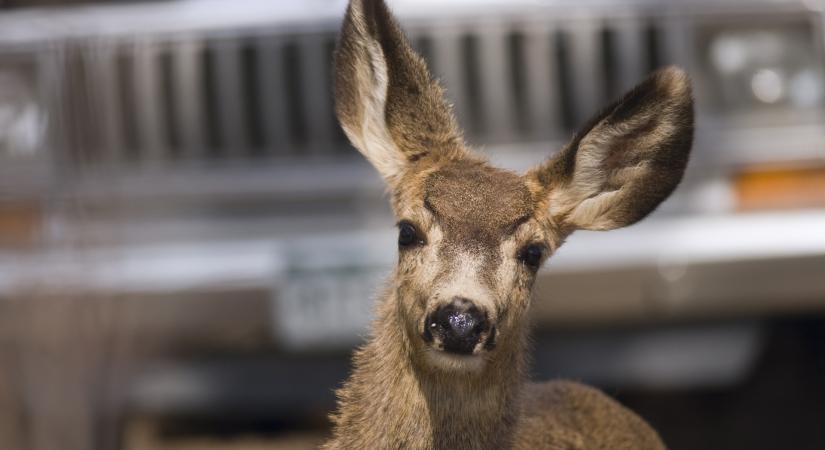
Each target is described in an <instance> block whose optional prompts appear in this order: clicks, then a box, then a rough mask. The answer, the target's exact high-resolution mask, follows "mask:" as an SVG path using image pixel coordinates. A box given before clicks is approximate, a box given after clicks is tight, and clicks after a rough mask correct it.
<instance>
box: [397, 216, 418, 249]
mask: <svg viewBox="0 0 825 450" xmlns="http://www.w3.org/2000/svg"><path fill="white" fill-rule="evenodd" d="M423 243H424V239H422V238H421V236H419V234H418V231H417V230H416V229H415V225H413V224H411V223H410V222H407V221H406V220H404V221H401V222H400V223H399V224H398V246H399V247H411V246H413V245H420V244H423Z"/></svg>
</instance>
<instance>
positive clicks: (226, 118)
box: [212, 39, 248, 158]
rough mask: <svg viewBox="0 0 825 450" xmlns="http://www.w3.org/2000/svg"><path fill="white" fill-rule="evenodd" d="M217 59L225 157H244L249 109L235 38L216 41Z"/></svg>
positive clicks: (215, 92) (223, 153)
mask: <svg viewBox="0 0 825 450" xmlns="http://www.w3.org/2000/svg"><path fill="white" fill-rule="evenodd" d="M213 46H214V47H213V48H214V51H215V53H214V55H215V59H214V60H213V63H214V64H215V68H214V70H215V84H214V85H213V86H212V88H213V89H214V93H213V95H215V96H216V100H217V102H218V105H219V108H218V115H217V116H218V118H219V119H220V123H219V124H218V126H219V127H220V130H221V136H222V144H223V145H222V148H221V150H220V151H219V152H218V153H219V155H220V156H221V157H223V158H233V157H241V158H242V157H243V156H244V155H245V154H246V149H247V145H248V144H247V139H246V138H247V136H246V133H245V127H246V123H247V120H248V119H247V117H246V110H245V108H244V106H243V88H242V86H241V83H242V82H241V73H240V71H241V45H240V43H239V42H238V41H237V40H235V39H225V40H220V41H217V42H215V43H213Z"/></svg>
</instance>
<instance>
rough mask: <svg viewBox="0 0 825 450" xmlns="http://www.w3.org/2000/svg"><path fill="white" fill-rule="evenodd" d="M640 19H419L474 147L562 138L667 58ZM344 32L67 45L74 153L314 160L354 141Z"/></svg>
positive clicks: (419, 35)
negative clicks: (335, 96) (343, 96)
mask: <svg viewBox="0 0 825 450" xmlns="http://www.w3.org/2000/svg"><path fill="white" fill-rule="evenodd" d="M652 24H653V21H649V20H645V19H643V18H637V17H622V18H616V19H603V18H599V19H592V20H575V21H558V20H544V21H542V20H536V19H535V18H530V19H529V20H528V19H525V20H523V21H519V20H514V19H508V20H501V21H498V22H489V21H487V22H484V23H472V22H466V23H457V24H451V25H449V26H446V25H443V24H441V25H437V26H432V27H427V26H421V25H418V26H413V27H411V28H410V29H409V34H410V37H411V39H412V41H413V43H414V45H415V46H416V47H417V48H418V49H419V51H420V52H421V53H422V54H423V55H424V57H425V59H427V60H428V62H429V64H430V66H431V68H432V70H433V72H434V74H436V76H437V77H438V78H439V79H440V80H441V81H442V83H443V84H444V85H445V87H446V89H447V94H448V97H449V98H450V101H451V102H452V103H453V104H454V107H455V110H456V114H457V115H458V117H459V120H460V122H461V123H462V125H463V126H464V127H465V129H466V132H467V139H468V141H470V142H471V143H473V144H490V145H496V144H507V143H515V142H524V141H545V140H551V139H564V138H565V137H566V136H567V135H568V134H569V133H570V132H571V130H572V129H574V128H575V127H576V126H578V125H579V124H581V123H582V122H583V121H584V120H586V118H587V117H588V116H589V115H591V114H593V113H594V112H595V111H596V109H597V108H598V107H599V106H600V105H602V104H604V102H606V101H607V100H608V99H610V98H613V97H615V96H616V95H618V94H619V93H620V92H621V91H622V90H624V89H626V88H628V87H630V86H632V85H633V83H635V82H637V81H638V80H639V79H641V78H642V77H643V76H644V74H645V73H647V72H649V71H650V70H652V69H653V68H655V67H656V66H658V65H660V64H662V63H664V62H665V61H663V59H662V57H661V55H662V54H663V53H665V52H664V51H663V48H662V46H663V45H664V44H663V42H664V41H663V37H662V31H661V29H660V28H655V27H654V26H653V25H652ZM335 33H336V30H334V29H330V30H327V31H321V32H314V33H306V34H285V35H276V34H272V33H264V32H261V30H248V31H246V32H244V31H243V30H233V33H232V35H231V36H221V35H205V36H174V37H168V36H167V37H155V36H140V37H136V38H133V39H130V40H120V41H118V42H112V41H107V42H105V43H104V42H98V41H94V40H87V41H82V42H71V43H69V44H67V47H66V48H67V50H66V51H65V58H64V63H65V73H66V76H65V77H64V81H63V82H64V83H65V86H64V89H63V90H62V91H63V92H64V98H63V101H64V105H65V111H64V116H65V120H64V123H65V125H66V126H65V130H64V131H65V134H66V136H65V137H66V139H65V140H64V142H66V149H65V155H64V156H65V157H66V159H67V160H69V161H70V162H75V163H80V164H92V165H94V164H104V165H106V164H113V165H124V164H125V165H131V164H167V165H168V164H179V163H187V162H201V161H206V162H212V161H214V162H222V161H255V160H259V159H261V158H270V159H271V158H279V157H289V158H295V157H298V158H314V157H324V156H335V155H341V154H346V153H347V152H349V151H350V150H349V149H348V145H347V143H346V139H345V137H344V135H343V133H342V132H341V130H340V129H339V127H338V125H337V123H336V121H335V117H334V112H333V102H332V97H331V94H332V89H331V82H332V76H331V75H332V74H331V59H332V52H333V49H334V43H335V42H334V39H335Z"/></svg>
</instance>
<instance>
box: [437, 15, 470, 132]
mask: <svg viewBox="0 0 825 450" xmlns="http://www.w3.org/2000/svg"><path fill="white" fill-rule="evenodd" d="M432 36H433V39H432V60H433V62H434V71H435V73H436V75H435V76H436V77H437V78H439V79H440V80H441V82H442V84H443V85H444V88H445V89H446V91H447V93H446V95H447V98H448V99H449V101H450V102H451V103H452V104H453V111H454V113H455V115H456V116H457V118H458V121H459V123H460V124H461V125H462V126H463V127H464V128H467V121H468V120H469V118H470V114H469V111H468V109H469V108H468V103H467V96H466V91H465V88H466V87H465V83H464V75H463V73H464V68H463V67H462V65H461V63H462V61H463V60H464V58H463V57H462V51H461V37H462V32H461V31H459V30H457V29H439V30H433V35H432Z"/></svg>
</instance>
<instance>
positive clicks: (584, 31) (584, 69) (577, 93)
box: [565, 20, 605, 127]
mask: <svg viewBox="0 0 825 450" xmlns="http://www.w3.org/2000/svg"><path fill="white" fill-rule="evenodd" d="M565 32H566V33H567V35H568V36H569V37H570V39H567V42H566V43H567V45H568V46H569V53H568V56H569V63H570V66H569V67H567V70H568V71H569V73H570V81H571V82H572V83H571V84H572V86H571V92H570V94H571V100H572V101H571V105H570V106H571V113H572V116H573V117H572V119H573V123H574V126H576V127H578V126H581V125H582V124H583V123H584V121H586V120H587V119H588V118H589V117H590V116H591V115H593V114H595V113H596V111H597V109H598V108H599V106H600V104H601V103H602V102H603V101H604V98H605V93H604V83H603V81H602V80H603V78H602V77H603V68H602V64H601V62H602V61H601V58H600V55H601V48H600V43H601V40H600V34H599V33H600V27H599V26H598V24H597V23H595V22H591V21H586V20H582V21H577V22H575V23H573V24H569V25H568V26H567V27H566V28H565Z"/></svg>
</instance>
